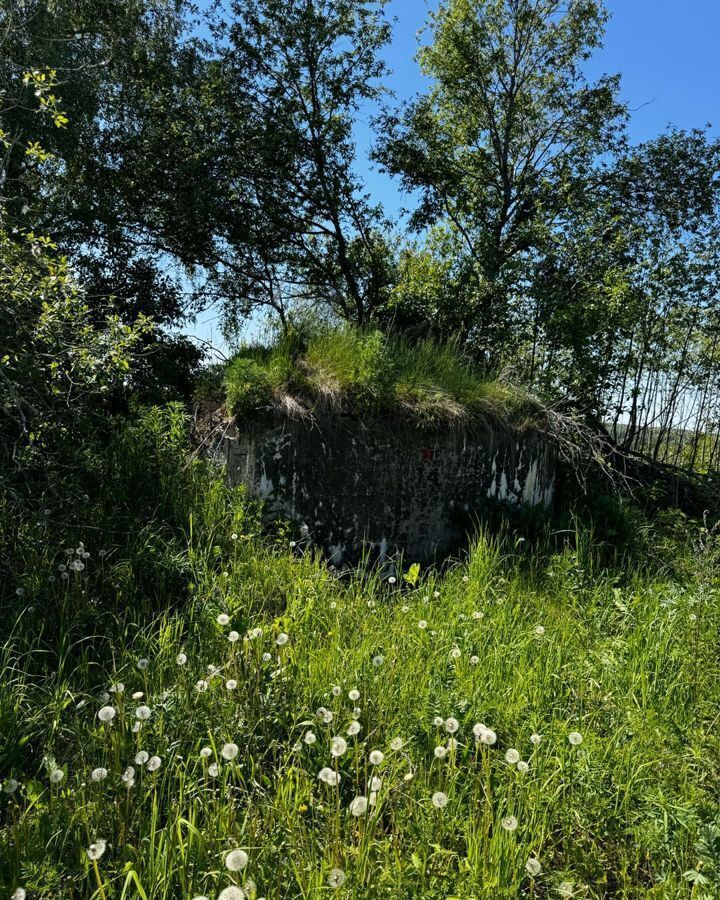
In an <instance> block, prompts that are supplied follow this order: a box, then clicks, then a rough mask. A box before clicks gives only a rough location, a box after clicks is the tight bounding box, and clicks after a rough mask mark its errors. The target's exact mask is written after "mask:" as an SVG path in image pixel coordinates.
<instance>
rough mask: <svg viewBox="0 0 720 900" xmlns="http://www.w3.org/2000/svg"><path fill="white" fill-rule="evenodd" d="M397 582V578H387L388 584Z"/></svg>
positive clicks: (392, 576)
mask: <svg viewBox="0 0 720 900" xmlns="http://www.w3.org/2000/svg"><path fill="white" fill-rule="evenodd" d="M396 582H397V578H396V577H395V576H394V575H391V576H390V577H389V578H388V584H395V583H396Z"/></svg>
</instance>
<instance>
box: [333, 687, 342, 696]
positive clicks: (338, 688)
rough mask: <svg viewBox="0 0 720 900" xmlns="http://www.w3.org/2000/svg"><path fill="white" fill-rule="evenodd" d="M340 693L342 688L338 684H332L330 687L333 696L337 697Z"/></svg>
mask: <svg viewBox="0 0 720 900" xmlns="http://www.w3.org/2000/svg"><path fill="white" fill-rule="evenodd" d="M341 694H342V688H341V687H340V685H339V684H334V685H333V689H332V695H333V697H339V696H340V695H341Z"/></svg>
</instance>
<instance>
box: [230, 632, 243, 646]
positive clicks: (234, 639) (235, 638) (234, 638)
mask: <svg viewBox="0 0 720 900" xmlns="http://www.w3.org/2000/svg"><path fill="white" fill-rule="evenodd" d="M228 640H229V641H230V643H231V644H236V643H237V642H238V641H239V640H240V632H239V631H231V632H230V633H229V634H228Z"/></svg>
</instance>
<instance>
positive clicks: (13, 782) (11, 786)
mask: <svg viewBox="0 0 720 900" xmlns="http://www.w3.org/2000/svg"><path fill="white" fill-rule="evenodd" d="M19 787H20V783H19V782H18V781H17V779H15V778H7V779H6V780H5V781H4V782H3V788H4V790H5V793H6V794H14V793H15V791H16V790H17V789H18V788H19Z"/></svg>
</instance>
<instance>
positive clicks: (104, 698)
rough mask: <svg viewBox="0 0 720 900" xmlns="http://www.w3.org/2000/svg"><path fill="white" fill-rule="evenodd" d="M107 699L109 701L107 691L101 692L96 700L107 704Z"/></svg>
mask: <svg viewBox="0 0 720 900" xmlns="http://www.w3.org/2000/svg"><path fill="white" fill-rule="evenodd" d="M109 699H110V694H108V692H107V691H102V692H101V693H100V694H98V700H99V701H100V702H101V703H102V704H105V703H107V702H108V700H109Z"/></svg>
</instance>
